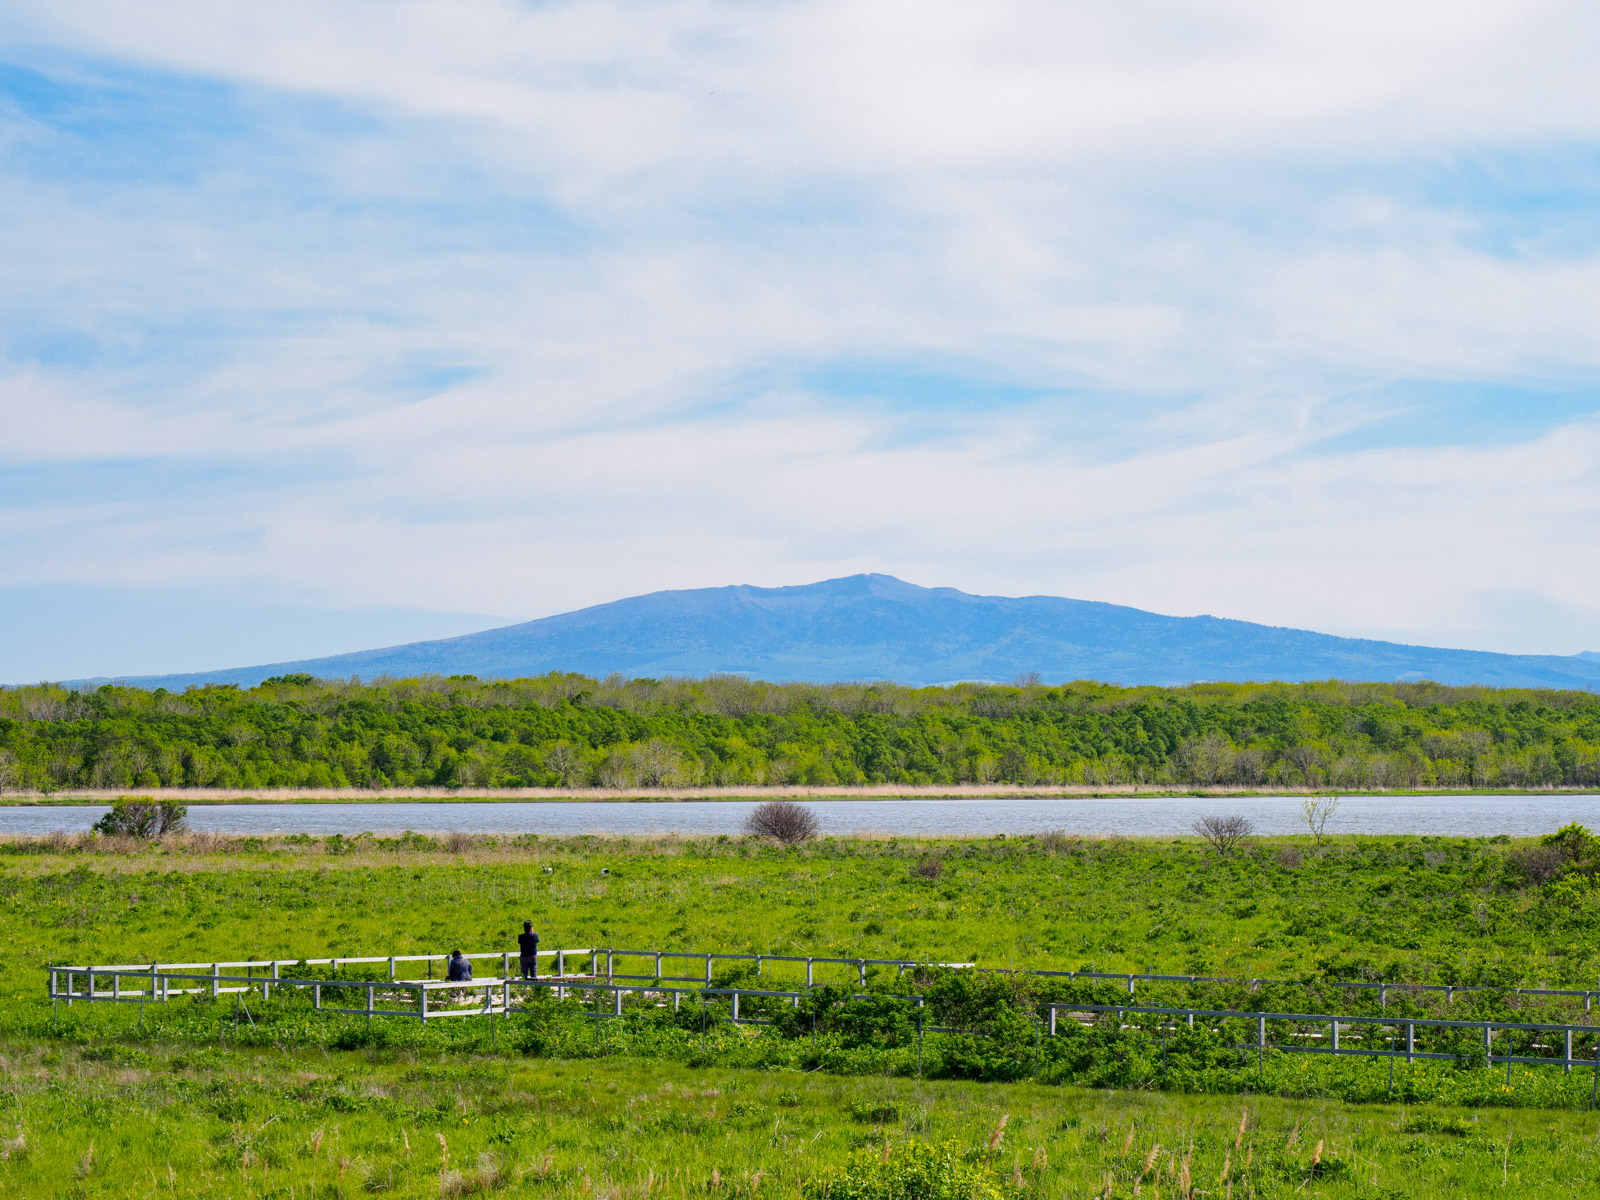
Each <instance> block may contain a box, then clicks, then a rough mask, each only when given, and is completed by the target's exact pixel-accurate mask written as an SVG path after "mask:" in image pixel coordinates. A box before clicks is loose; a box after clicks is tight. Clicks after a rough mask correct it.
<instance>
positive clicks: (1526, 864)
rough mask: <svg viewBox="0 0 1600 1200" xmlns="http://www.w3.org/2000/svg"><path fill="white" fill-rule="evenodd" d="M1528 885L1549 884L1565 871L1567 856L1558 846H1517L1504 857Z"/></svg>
mask: <svg viewBox="0 0 1600 1200" xmlns="http://www.w3.org/2000/svg"><path fill="white" fill-rule="evenodd" d="M1506 858H1507V860H1508V861H1510V862H1511V863H1513V864H1514V865H1515V866H1516V867H1517V869H1518V870H1519V871H1521V872H1522V877H1523V878H1524V879H1526V880H1527V881H1528V882H1529V883H1534V884H1539V883H1549V882H1550V881H1551V880H1552V879H1554V878H1555V877H1556V876H1558V875H1560V874H1561V872H1562V871H1563V870H1565V869H1566V865H1567V861H1568V860H1567V856H1566V854H1565V853H1564V852H1563V851H1562V849H1561V848H1560V847H1559V846H1518V847H1517V848H1516V849H1515V850H1512V851H1511V852H1510V853H1508V854H1507V855H1506Z"/></svg>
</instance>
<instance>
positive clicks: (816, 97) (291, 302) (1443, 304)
mask: <svg viewBox="0 0 1600 1200" xmlns="http://www.w3.org/2000/svg"><path fill="white" fill-rule="evenodd" d="M0 11H3V12H5V13H7V14H8V19H7V20H5V21H3V22H0V25H3V26H4V27H5V28H7V29H9V30H10V33H9V35H5V36H6V38H7V40H6V41H5V42H3V43H0V44H5V45H9V47H10V50H9V53H10V55H11V56H12V57H13V58H14V59H16V60H18V61H24V62H27V63H31V64H33V65H34V66H36V67H38V68H39V69H41V70H44V71H46V72H47V73H53V74H54V75H55V76H57V77H59V78H61V79H67V80H69V85H70V86H82V85H83V81H93V80H95V79H97V78H99V77H102V76H106V75H113V76H116V77H117V79H118V81H119V82H118V86H119V87H122V88H124V89H132V90H134V91H137V90H138V89H139V88H141V87H154V86H156V85H155V84H154V83H151V82H150V80H151V79H154V78H170V76H169V75H165V74H164V73H179V74H185V73H186V74H189V75H193V76H197V77H200V78H204V79H208V80H216V81H220V82H221V83H222V84H223V85H225V87H224V93H223V95H224V99H223V100H221V101H218V102H219V103H224V104H226V105H228V106H231V108H230V111H233V112H235V113H236V115H237V120H236V121H235V122H234V123H233V124H232V125H228V123H226V122H224V123H223V126H224V128H223V132H212V133H207V134H205V135H203V136H202V135H199V134H196V135H195V136H194V138H192V139H190V140H186V141H183V142H182V145H181V146H179V147H178V148H177V149H173V148H172V147H170V146H168V145H167V143H166V142H160V141H157V140H152V141H151V142H150V153H151V154H152V155H153V156H155V157H156V158H157V159H159V158H160V156H161V155H167V154H171V155H174V156H181V155H187V156H190V158H189V159H185V163H184V166H185V169H184V170H177V169H174V170H172V171H170V172H167V173H163V172H161V171H159V170H152V171H151V172H149V173H148V174H144V173H140V172H132V173H129V174H128V175H127V176H126V177H120V176H118V175H116V174H112V175H111V176H110V177H104V176H98V175H96V174H95V172H94V170H93V167H92V165H90V164H92V161H93V149H94V139H95V138H97V137H122V138H126V139H129V140H130V142H131V144H132V145H133V146H135V147H136V146H138V145H139V140H138V139H139V138H140V137H141V136H142V135H141V134H139V133H138V132H137V131H134V132H129V133H119V134H106V133H100V132H96V131H95V130H94V129H93V128H92V127H91V128H89V129H88V130H87V131H81V130H77V129H72V130H70V131H64V130H63V129H56V128H54V127H53V126H52V125H51V122H50V119H49V118H48V117H40V116H33V117H28V118H19V121H25V122H26V129H25V140H26V141H27V142H28V144H29V145H30V146H33V147H36V148H38V149H39V151H40V152H41V153H45V154H47V155H48V154H49V153H50V152H51V151H52V150H53V149H61V150H62V151H63V155H58V157H62V156H64V157H67V158H72V156H73V155H80V156H82V159H83V164H84V165H82V166H80V167H78V168H76V169H75V170H67V169H57V168H55V167H54V166H53V165H50V164H45V165H41V164H40V162H39V161H38V159H36V158H28V157H26V156H23V155H21V154H20V153H13V154H12V156H11V157H10V158H5V159H0V257H3V258H4V259H5V261H6V262H7V263H8V271H7V272H6V275H5V277H4V278H0V313H4V314H6V315H7V318H8V319H7V320H6V321H4V322H3V324H4V326H5V327H7V328H9V329H10V330H11V331H12V332H11V334H10V336H9V339H8V342H7V343H6V344H5V357H6V358H7V359H9V361H10V362H11V364H12V366H11V367H10V369H9V370H7V371H5V372H4V373H3V374H0V424H3V425H4V428H5V430H6V433H5V436H4V437H3V438H0V470H6V471H11V472H22V471H26V472H28V473H29V474H30V477H38V478H47V476H48V473H49V472H52V471H60V470H71V469H82V470H91V469H92V470H93V471H95V472H107V473H108V474H105V475H104V476H103V477H104V478H106V479H111V478H113V477H114V478H116V479H118V480H124V479H126V480H127V481H128V482H127V483H126V485H124V484H122V483H117V484H115V485H113V484H109V483H108V484H104V485H101V486H98V487H96V486H94V485H93V484H92V483H91V484H89V485H86V486H85V487H84V488H83V489H81V491H80V492H79V493H76V494H72V495H68V496H63V495H59V494H57V493H56V492H55V491H53V490H52V489H51V487H49V486H45V487H43V488H42V489H40V490H39V491H38V492H37V493H34V492H32V491H27V492H24V493H22V494H21V495H20V496H19V495H16V494H14V495H13V497H12V498H11V499H9V500H8V501H5V502H3V503H0V584H3V583H7V582H10V583H18V582H22V581H37V580H76V581H83V582H90V583H113V582H123V583H125V582H141V583H156V582H173V581H179V582H183V583H185V584H187V585H189V586H193V587H197V588H199V587H205V586H210V585H213V584H217V585H221V584H227V585H230V586H231V585H246V586H260V587H262V588H265V589H273V588H279V589H281V590H282V591H283V592H284V593H285V594H289V593H293V594H296V595H306V594H311V595H314V596H316V597H318V598H320V599H321V600H323V601H325V602H327V603H329V604H337V605H351V604H355V605H359V604H370V605H380V604H386V603H392V602H393V601H394V600H395V597H396V596H397V595H401V596H404V598H405V603H406V604H408V605H411V606H416V607H424V608H433V609H439V610H453V611H470V612H482V611H489V612H495V613H500V614H503V615H506V616H508V617H512V616H531V615H537V614H539V613H543V612H552V611H559V610H561V609H563V608H566V607H570V606H572V605H576V604H581V603H590V602H596V601H601V600H605V599H610V598H613V597H615V596H618V595H623V594H627V593H630V592H635V591H640V590H647V589H652V588H656V587H664V586H697V585H701V584H708V583H719V582H739V581H749V582H761V583H780V582H796V581H802V580H806V579H810V578H815V577H820V576H822V575H826V574H832V573H838V572H843V571H851V570H889V571H894V572H896V573H900V574H903V575H905V576H907V577H909V578H913V579H916V580H918V581H920V582H925V583H939V584H953V585H956V586H963V587H967V588H970V589H973V590H979V591H990V592H1004V591H1015V592H1057V593H1064V594H1069V595H1078V596H1084V597H1087V598H1098V599H1107V600H1115V601H1118V602H1122V603H1129V604H1136V605H1139V606H1142V607H1150V608H1156V609H1160V610H1163V611H1172V612H1197V611H1212V612H1216V613H1219V614H1222V615H1233V616H1241V617H1247V618H1250V619H1256V620H1265V621H1271V622H1274V623H1292V624H1299V625H1307V626H1313V627H1319V628H1325V629H1329V630H1334V631H1348V632H1376V633H1383V634H1386V635H1395V636H1409V637H1414V638H1416V639H1417V640H1426V641H1442V640H1449V639H1459V640H1466V641H1470V642H1472V644H1476V645H1481V646H1485V647H1494V648H1515V649H1548V650H1574V649H1579V648H1581V647H1582V646H1584V645H1595V646H1600V602H1597V601H1595V600H1593V599H1592V597H1593V596H1595V595H1596V594H1600V593H1597V592H1596V589H1595V587H1594V585H1595V583H1596V582H1600V580H1597V579H1596V578H1595V576H1594V568H1592V567H1591V566H1590V565H1589V563H1590V560H1591V558H1592V556H1591V555H1589V554H1588V553H1587V550H1586V547H1587V546H1588V545H1589V544H1590V543H1591V542H1592V540H1593V530H1594V528H1595V518H1596V516H1597V515H1600V488H1597V484H1596V462H1597V457H1600V448H1597V443H1596V435H1595V432H1594V427H1593V425H1592V424H1591V423H1589V422H1587V421H1577V422H1569V423H1568V424H1567V425H1565V426H1564V427H1563V428H1562V429H1561V430H1560V431H1558V432H1556V433H1550V432H1548V429H1549V426H1550V421H1549V420H1532V419H1530V420H1529V421H1528V422H1527V423H1526V425H1525V427H1522V428H1520V430H1518V431H1517V432H1515V433H1514V434H1513V435H1512V436H1511V437H1510V439H1509V441H1508V442H1504V444H1493V443H1490V444H1477V443H1480V442H1482V441H1483V439H1482V438H1478V437H1475V436H1473V434H1474V430H1473V429H1472V428H1470V427H1466V426H1464V427H1463V429H1462V430H1461V438H1460V440H1462V441H1463V442H1472V443H1474V444H1473V445H1471V446H1466V447H1463V446H1456V447H1452V446H1449V445H1444V446H1429V447H1404V446H1390V447H1387V448H1385V447H1383V446H1382V445H1378V446H1377V447H1376V448H1366V449H1359V450H1345V451H1337V452H1336V451H1332V450H1329V449H1328V448H1327V447H1326V446H1324V445H1323V441H1324V439H1326V438H1327V437H1328V436H1329V435H1330V434H1331V433H1334V432H1340V431H1344V432H1349V431H1352V430H1357V431H1359V430H1361V429H1363V423H1364V422H1365V421H1366V420H1367V418H1368V416H1369V411H1368V410H1367V409H1366V408H1364V407H1363V406H1362V403H1361V402H1352V401H1347V400H1344V399H1342V397H1343V396H1345V395H1346V394H1348V393H1350V392H1351V391H1352V390H1361V389H1364V388H1371V387H1377V386H1381V385H1383V384H1385V383H1387V382H1389V381H1392V380H1396V379H1410V378H1426V379H1432V380H1441V381H1451V380H1460V381H1471V382H1480V383H1483V382H1486V383H1500V384H1507V385H1518V384H1525V383H1529V382H1534V383H1540V384H1544V385H1556V386H1563V387H1577V388H1581V387H1583V386H1587V382H1588V381H1589V380H1590V379H1592V377H1593V372H1594V368H1595V366H1596V365H1597V364H1596V361H1595V350H1594V340H1593V336H1592V330H1593V329H1594V327H1595V323H1596V319H1597V318H1600V302H1597V298H1600V287H1597V286H1596V285H1597V284H1600V278H1597V266H1596V260H1595V258H1594V257H1593V255H1592V254H1591V253H1590V252H1589V251H1586V250H1578V251H1563V250H1561V249H1559V248H1558V247H1555V246H1552V245H1546V244H1544V243H1542V242H1539V241H1538V240H1537V239H1535V241H1534V242H1532V243H1518V244H1516V245H1514V246H1512V247H1511V248H1510V249H1505V250H1500V251H1495V252H1491V251H1489V250H1486V249H1484V248H1483V245H1482V244H1481V243H1482V242H1483V239H1481V238H1478V237H1477V236H1476V234H1477V233H1478V232H1479V231H1480V229H1481V228H1482V227H1484V226H1485V225H1493V224H1494V223H1495V222H1497V221H1500V220H1502V219H1503V218H1504V215H1505V214H1504V213H1503V212H1502V211H1501V207H1503V203H1502V202H1501V201H1498V200H1496V199H1495V198H1494V197H1478V196H1473V195H1465V194H1463V195H1460V196H1452V197H1450V198H1449V199H1448V202H1446V201H1440V200H1438V199H1437V198H1436V197H1434V198H1430V197H1428V196H1427V195H1426V194H1425V190H1419V189H1416V188H1414V187H1412V186H1411V185H1410V184H1409V183H1407V182H1405V177H1406V174H1407V173H1408V172H1414V171H1417V170H1421V169H1423V167H1424V164H1432V166H1433V167H1434V168H1435V169H1438V170H1440V171H1446V172H1447V171H1448V168H1449V166H1450V164H1451V163H1452V162H1453V161H1454V160H1455V159H1457V158H1458V157H1460V156H1464V155H1474V154H1494V153H1501V152H1513V151H1514V152H1517V153H1526V154H1539V153H1542V152H1545V151H1546V150H1547V149H1548V148H1549V147H1550V146H1551V145H1552V144H1555V143H1559V142H1561V141H1562V140H1564V139H1589V140H1592V139H1594V138H1595V137H1596V136H1600V108H1597V107H1596V106H1595V105H1594V104H1593V102H1592V99H1591V98H1590V93H1589V89H1590V88H1591V86H1592V85H1591V83H1590V79H1591V77H1592V61H1593V58H1594V52H1595V51H1596V50H1600V46H1597V44H1596V43H1597V41H1600V19H1596V17H1595V16H1594V15H1593V14H1592V13H1591V12H1590V11H1589V10H1588V9H1586V8H1584V7H1582V6H1577V5H1569V4H1560V3H1549V4H1530V3H1511V2H1510V0H1504V2H1501V0H1471V2H1466V3H1459V4H1455V5H1450V6H1445V5H1442V4H1437V3H1428V4H1422V3H1409V4H1407V3H1400V4H1396V3H1386V4H1378V3H1365V2H1363V3H1355V4H1349V5H1345V6H1342V7H1340V8H1327V9H1311V8H1307V7H1305V6H1293V5H1282V4H1269V3H1245V2H1243V0H1234V2H1222V0H1218V2H1214V3H1205V4H1202V3H1168V4H1150V5H1139V6H1129V5H1115V4H1109V3H1104V4H1101V3H1081V4H1073V5H1065V6H1063V5H1045V4H1033V3H1012V4H996V5H990V6H981V7H973V6H970V5H954V4H946V3H920V4H916V5H910V4H903V3H875V4H861V3H852V4H843V3H815V4H791V5H780V6H774V7H764V8H755V9H752V8H749V7H735V6H718V5H712V4H700V3H690V4H677V5H654V6H628V5H615V4H614V5H571V4H558V5H548V6H542V7H526V6H522V5H515V4H511V3H509V2H497V0H461V2H459V3H452V4H440V3H386V4H367V3H353V4H328V3H322V4H316V3H309V2H304V0H301V2H294V0H290V2H286V3H283V4H278V5H270V6H263V5H259V4H253V5H246V4H242V3H224V2H216V0H213V2H209V3H205V4H199V3H186V2H185V3H178V2H170V3H164V4H161V5H157V6H146V7H145V8H143V9H133V8H129V7H128V6H126V5H121V6H119V5H112V4H106V3H103V2H100V0H85V2H84V3H79V4H73V5H42V4H29V3H9V4H0ZM124 69H137V70H138V71H144V72H149V73H151V74H150V75H149V76H140V75H131V76H123V75H119V74H118V72H120V71H123V70H124ZM69 77H70V79H69ZM53 138H54V139H58V140H59V141H60V143H61V145H60V146H59V147H58V146H57V145H56V144H55V143H53V142H52V139H53ZM4 144H6V143H5V142H4V141H0V145H4ZM16 144H18V143H17V142H16V141H15V138H13V141H12V145H13V147H15V145H16ZM123 149H125V150H126V149H127V147H126V146H125V147H123ZM191 160H192V161H191ZM73 161H75V162H76V161H78V159H73ZM119 161H120V160H119ZM151 165H152V166H153V167H159V166H160V165H161V163H160V162H159V161H155V162H153V163H152V164H151ZM1570 186H1571V187H1573V188H1575V189H1577V194H1578V195H1580V196H1581V195H1582V189H1583V188H1584V187H1585V186H1586V185H1585V184H1584V183H1582V182H1581V181H1579V182H1576V183H1573V184H1571V185H1570ZM1504 203H1511V202H1510V201H1507V202H1504ZM1519 219H1520V218H1519ZM61 340H66V341H68V342H72V343H73V344H77V343H78V342H81V343H84V344H87V345H88V346H89V347H91V349H89V350H85V351H81V352H76V351H66V352H57V351H51V352H46V351H42V350H40V349H39V348H38V347H39V346H40V345H53V344H54V343H55V342H56V341H61ZM837 363H846V364H852V363H854V364H860V363H865V364H869V367H870V365H871V364H885V365H886V369H889V368H895V367H903V368H905V369H907V370H909V371H914V372H915V371H921V372H923V373H934V374H937V373H940V372H944V373H946V374H948V375H950V376H952V377H955V378H957V379H961V378H967V379H972V380H974V381H976V385H981V384H983V383H984V382H985V381H994V382H997V383H999V384H1005V385H1017V386H1019V387H1022V388H1025V389H1031V390H1033V391H1034V392H1037V393H1040V395H1039V397H1037V398H1034V399H1030V400H1028V401H1026V402H1023V401H996V400H992V399H985V400H982V401H981V402H980V401H971V402H962V401H961V400H960V399H949V398H946V399H942V400H940V401H939V403H937V404H932V403H928V404H922V405H919V404H917V403H915V402H906V403H903V404H901V405H900V406H899V407H896V406H893V405H886V404H884V403H881V402H879V401H876V400H871V401H869V400H867V399H864V398H862V397H860V396H856V395H852V394H849V393H847V392H846V393H834V394H827V393H825V392H824V391H823V390H822V388H821V387H820V385H817V384H814V383H809V384H808V383H807V382H806V378H807V372H808V369H810V368H813V367H822V368H825V367H827V366H829V365H831V364H837ZM457 367H459V368H462V375H463V378H461V379H459V380H455V381H453V382H448V383H443V384H440V383H432V382H429V380H430V379H431V377H432V376H431V372H433V371H435V370H445V371H447V370H448V369H451V368H457ZM791 377H792V378H791ZM449 378H451V379H454V377H453V376H451V377H449ZM774 379H775V380H776V382H774V381H773V380H774ZM408 380H411V382H407V381H408ZM752 380H753V381H755V382H748V381H752ZM952 386H953V387H956V388H959V386H960V385H959V384H953V385H952ZM979 390H981V386H980V387H979ZM1511 424H1512V427H1513V428H1516V425H1515V423H1514V422H1513V423H1511ZM1374 436H1376V435H1374ZM41 473H43V474H42V475H41ZM1529 589H1531V590H1532V592H1533V593H1534V594H1535V595H1536V596H1537V597H1540V598H1542V599H1543V601H1545V602H1547V605H1548V607H1547V609H1546V610H1542V611H1545V612H1546V613H1547V615H1548V613H1552V612H1553V613H1557V614H1558V616H1556V617H1550V618H1548V620H1549V621H1559V622H1564V624H1561V625H1560V626H1559V627H1557V626H1554V625H1551V624H1549V623H1548V621H1547V622H1546V623H1545V624H1543V625H1540V626H1538V627H1533V626H1530V625H1528V624H1527V623H1526V622H1525V621H1524V620H1523V619H1522V618H1519V617H1518V616H1517V615H1516V614H1517V612H1518V611H1522V610H1519V609H1517V608H1516V606H1515V605H1511V606H1509V607H1508V605H1507V604H1506V603H1503V602H1501V601H1499V600H1495V599H1494V597H1497V596H1499V597H1503V596H1505V595H1508V594H1511V593H1518V594H1520V591H1522V590H1529Z"/></svg>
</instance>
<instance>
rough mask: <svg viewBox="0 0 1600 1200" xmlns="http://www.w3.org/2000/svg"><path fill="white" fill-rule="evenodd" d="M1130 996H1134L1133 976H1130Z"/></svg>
mask: <svg viewBox="0 0 1600 1200" xmlns="http://www.w3.org/2000/svg"><path fill="white" fill-rule="evenodd" d="M1128 995H1130V996H1131V995H1133V976H1132V975H1129V976H1128Z"/></svg>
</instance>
